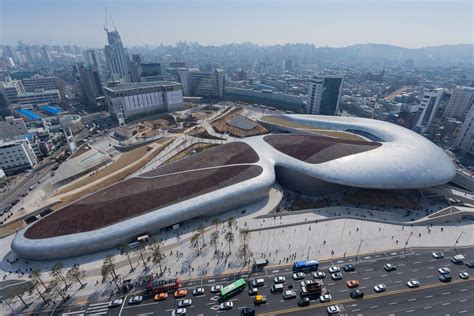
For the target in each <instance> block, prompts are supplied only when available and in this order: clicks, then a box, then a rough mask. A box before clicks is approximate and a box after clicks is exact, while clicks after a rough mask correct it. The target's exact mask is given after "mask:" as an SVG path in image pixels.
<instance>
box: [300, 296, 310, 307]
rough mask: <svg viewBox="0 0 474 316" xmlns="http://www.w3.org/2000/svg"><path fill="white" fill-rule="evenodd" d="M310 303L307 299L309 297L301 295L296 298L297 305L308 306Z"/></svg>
mask: <svg viewBox="0 0 474 316" xmlns="http://www.w3.org/2000/svg"><path fill="white" fill-rule="evenodd" d="M310 303H311V300H310V299H309V297H303V298H300V299H299V300H298V306H299V307H303V306H309V304H310Z"/></svg>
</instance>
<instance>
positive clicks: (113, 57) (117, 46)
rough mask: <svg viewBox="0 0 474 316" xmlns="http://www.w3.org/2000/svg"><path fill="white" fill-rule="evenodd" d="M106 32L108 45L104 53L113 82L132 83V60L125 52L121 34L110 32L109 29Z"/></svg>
mask: <svg viewBox="0 0 474 316" xmlns="http://www.w3.org/2000/svg"><path fill="white" fill-rule="evenodd" d="M105 31H106V32H107V41H108V45H106V46H105V49H104V53H105V58H106V60H107V66H108V68H109V77H110V78H111V79H113V80H119V79H123V80H124V81H130V80H129V79H130V78H129V77H130V74H129V63H130V59H129V57H128V55H127V53H126V52H125V49H124V47H123V44H122V39H121V38H120V34H119V33H118V31H117V30H115V31H109V30H108V29H107V28H105Z"/></svg>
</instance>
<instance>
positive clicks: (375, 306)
mask: <svg viewBox="0 0 474 316" xmlns="http://www.w3.org/2000/svg"><path fill="white" fill-rule="evenodd" d="M377 307H378V306H377V305H374V306H370V307H369V308H377Z"/></svg>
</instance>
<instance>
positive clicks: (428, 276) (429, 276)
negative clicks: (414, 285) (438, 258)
mask: <svg viewBox="0 0 474 316" xmlns="http://www.w3.org/2000/svg"><path fill="white" fill-rule="evenodd" d="M432 277H434V275H427V276H426V278H427V279H428V278H432Z"/></svg>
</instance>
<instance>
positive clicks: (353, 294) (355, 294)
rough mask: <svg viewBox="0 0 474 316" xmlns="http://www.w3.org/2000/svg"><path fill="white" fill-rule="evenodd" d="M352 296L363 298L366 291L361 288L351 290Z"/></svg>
mask: <svg viewBox="0 0 474 316" xmlns="http://www.w3.org/2000/svg"><path fill="white" fill-rule="evenodd" d="M351 297H352V298H363V297H364V292H362V291H361V290H354V291H352V292H351Z"/></svg>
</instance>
